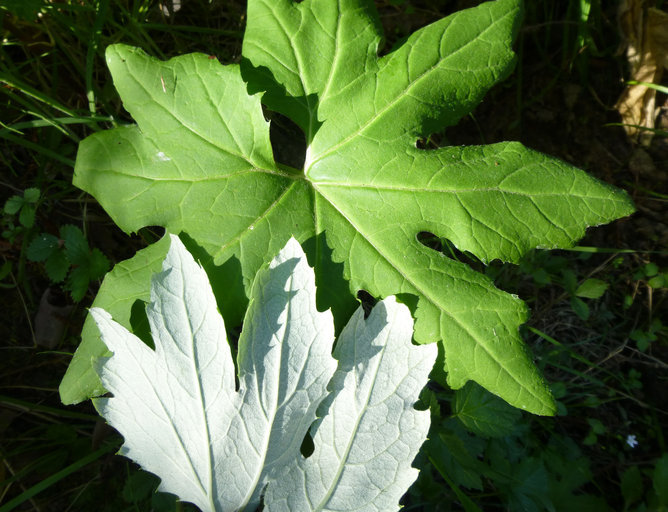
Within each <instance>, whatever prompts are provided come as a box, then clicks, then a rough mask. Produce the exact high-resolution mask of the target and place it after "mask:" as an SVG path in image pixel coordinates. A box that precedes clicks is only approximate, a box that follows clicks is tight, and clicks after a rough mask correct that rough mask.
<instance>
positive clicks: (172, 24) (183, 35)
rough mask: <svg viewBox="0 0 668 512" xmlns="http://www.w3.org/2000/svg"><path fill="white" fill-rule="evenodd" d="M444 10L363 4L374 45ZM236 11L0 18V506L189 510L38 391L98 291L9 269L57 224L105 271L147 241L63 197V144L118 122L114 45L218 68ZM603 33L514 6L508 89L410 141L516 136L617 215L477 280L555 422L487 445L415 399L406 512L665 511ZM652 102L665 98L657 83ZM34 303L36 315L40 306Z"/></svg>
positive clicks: (657, 323)
mask: <svg viewBox="0 0 668 512" xmlns="http://www.w3.org/2000/svg"><path fill="white" fill-rule="evenodd" d="M460 3H461V4H466V5H470V4H471V3H472V2H454V1H445V0H444V1H442V2H426V1H422V0H405V1H396V0H383V1H379V2H377V5H378V7H379V12H380V14H381V20H382V22H383V24H384V26H385V29H386V34H387V36H388V37H387V39H388V41H387V45H388V47H390V46H391V45H392V44H393V43H394V42H396V41H397V40H399V39H400V38H401V37H403V36H405V35H406V34H407V33H409V32H411V31H412V30H415V29H416V28H419V27H420V26H422V25H424V24H426V23H428V22H430V21H432V20H434V19H436V18H439V17H442V16H444V15H446V14H448V13H449V12H451V11H452V10H454V9H455V8H456V6H457V5H456V4H460ZM166 4H168V5H171V4H170V3H169V2H166ZM244 10H245V5H244V2H242V1H240V0H234V1H222V0H213V1H212V2H209V1H208V0H191V1H190V2H184V7H183V8H182V9H181V10H180V11H178V12H176V13H171V12H169V11H167V13H166V12H164V11H163V10H162V9H161V4H160V3H159V2H155V1H149V0H95V1H94V0H87V1H75V0H64V1H62V2H51V1H47V0H11V1H10V0H5V1H3V2H1V3H0V32H1V33H2V39H1V40H2V43H1V44H0V190H2V194H1V195H0V203H1V204H0V206H5V202H6V201H7V200H8V199H10V198H11V197H13V196H17V197H19V198H24V199H25V201H27V203H26V204H24V203H21V204H20V205H19V204H18V203H16V204H17V205H18V206H20V207H21V208H26V209H28V210H33V213H34V216H33V215H32V213H30V212H28V213H24V214H22V210H21V209H20V208H18V209H13V208H9V209H8V210H7V209H6V210H5V211H4V213H3V215H2V221H1V222H2V229H1V231H2V237H0V255H1V256H2V260H1V261H0V289H1V290H2V295H0V298H1V300H2V302H1V303H0V307H1V308H2V311H3V315H2V326H1V328H0V332H2V333H3V336H2V338H1V339H2V342H1V343H2V344H1V346H0V458H1V459H2V462H1V464H0V512H5V511H9V510H37V511H45V512H46V511H52V510H53V511H78V510H109V511H123V510H128V511H144V510H164V511H167V510H190V509H191V508H190V507H189V506H188V505H183V504H177V503H175V502H174V500H173V498H171V497H169V496H167V495H155V494H154V493H153V489H154V488H155V486H156V484H157V482H156V480H155V478H154V477H152V476H150V475H147V474H145V473H143V472H141V471H139V470H138V468H137V467H136V466H134V465H133V464H131V463H130V462H129V461H127V460H126V459H123V458H121V457H118V456H114V455H113V452H114V451H115V449H117V448H118V447H119V446H120V444H121V442H122V440H121V438H120V436H119V435H118V434H116V433H115V432H114V431H113V430H111V429H110V428H108V427H106V426H105V425H104V424H103V423H102V422H101V421H100V420H99V419H98V416H97V414H96V413H95V411H94V409H93V407H92V405H91V404H90V403H86V404H81V405H79V406H76V407H64V406H62V405H61V404H60V402H59V398H58V393H57V387H58V384H59V382H60V379H61V378H62V376H63V374H64V372H65V368H66V367H67V364H68V362H69V358H70V356H71V353H72V352H73V351H74V350H75V349H76V346H77V343H78V335H79V333H80V331H81V326H82V323H83V320H84V318H85V315H86V309H85V308H86V307H87V306H89V305H90V303H91V302H92V299H93V297H94V296H95V292H96V288H97V286H98V285H99V283H98V282H97V281H93V282H91V283H90V284H89V286H88V288H87V289H85V291H84V293H83V299H82V300H81V301H80V302H75V301H74V300H73V299H72V297H71V296H70V295H69V292H68V289H67V285H66V283H58V282H53V280H52V279H50V277H49V276H50V275H52V274H50V273H49V269H47V268H46V265H45V263H44V262H43V261H31V260H29V259H28V252H29V251H28V248H29V247H30V244H31V242H32V241H33V239H34V238H35V237H36V236H37V235H38V234H40V233H48V234H51V235H55V236H59V233H60V229H61V227H62V226H65V225H74V226H77V227H78V228H80V229H81V230H82V232H83V233H84V235H85V237H86V240H87V241H88V244H89V246H90V248H91V249H99V250H101V251H102V253H104V254H105V255H106V256H107V257H108V258H109V260H111V262H112V264H113V263H116V262H119V261H122V260H123V259H125V258H128V257H130V256H131V255H133V254H134V253H135V252H136V250H138V249H139V248H141V247H143V246H145V245H146V244H147V243H149V242H150V241H152V240H154V239H155V237H156V233H155V232H154V230H150V229H147V230H144V231H142V232H141V233H139V234H138V235H137V236H134V237H132V238H131V239H130V238H128V237H127V236H126V235H125V234H123V233H121V232H120V231H119V230H118V228H116V227H115V226H114V224H113V223H112V222H111V221H110V220H109V219H108V217H107V216H106V214H105V213H104V211H103V210H102V209H101V208H100V207H99V205H97V204H96V203H95V201H94V200H93V199H92V198H90V197H87V196H86V195H85V194H83V193H82V192H81V191H79V190H77V189H76V188H74V187H73V186H72V184H71V180H72V172H73V163H74V159H75V157H76V148H77V144H78V143H79V141H81V140H82V139H83V138H84V137H86V136H87V135H89V134H90V133H93V132H95V131H97V130H100V129H106V128H108V127H111V126H114V125H116V124H119V123H125V122H128V121H130V119H129V117H128V116H127V114H126V113H125V112H124V111H123V109H122V106H121V104H120V100H119V98H118V96H117V94H116V92H115V90H114V88H113V86H112V84H111V80H110V77H109V73H108V71H107V69H106V67H105V63H104V57H103V52H104V49H105V48H106V46H107V45H109V44H112V43H116V42H124V43H127V44H133V45H136V46H141V47H142V48H144V49H145V50H146V51H147V52H149V53H150V54H152V55H155V56H158V57H161V58H167V57H170V56H173V55H178V54H182V53H186V52H191V51H200V52H204V53H207V54H210V55H215V56H217V57H218V59H219V60H220V61H221V62H223V63H228V62H237V61H238V60H239V58H240V53H241V37H242V35H243V29H244ZM615 23H616V22H615V2H602V1H600V0H569V1H563V0H534V1H530V2H527V14H526V22H525V26H524V29H523V30H522V33H521V36H520V40H519V41H518V44H517V51H518V55H519V62H518V68H517V70H516V72H515V73H514V75H513V76H512V77H511V78H510V79H509V80H508V81H507V82H506V83H504V84H501V85H500V86H499V87H497V88H495V89H494V90H493V91H492V93H491V94H490V96H489V97H488V98H487V99H486V100H485V101H484V102H483V103H482V104H481V105H480V107H479V108H478V109H477V110H476V112H475V113H474V115H472V116H471V117H470V118H468V119H466V120H464V121H463V122H462V123H461V124H460V126H458V127H456V128H454V129H450V130H448V131H447V132H446V133H445V134H435V135H434V136H433V137H430V138H429V141H428V145H429V146H433V145H437V144H438V143H439V142H442V141H443V140H449V141H450V142H451V143H453V144H479V143H483V142H484V143H490V142H495V141H498V140H508V139H515V140H521V141H522V142H524V143H525V144H527V145H529V146H531V147H534V148H536V149H539V150H542V151H545V152H547V153H550V154H553V155H556V156H559V157H561V158H563V159H565V160H568V161H570V162H572V163H574V164H575V165H578V166H579V167H582V168H585V169H587V170H588V171H589V172H591V173H593V174H595V175H598V177H600V178H602V179H604V180H606V181H608V182H610V183H612V184H613V185H617V186H621V187H623V188H626V189H627V190H628V191H629V192H630V193H631V194H632V195H633V197H634V200H635V201H636V203H637V204H638V206H639V212H638V213H637V214H636V215H635V216H634V217H633V218H632V219H630V220H622V221H620V222H618V223H616V224H613V225H611V226H608V227H605V228H598V229H595V230H592V231H591V233H590V235H589V237H588V238H586V239H585V240H583V241H582V243H581V246H580V247H577V248H574V249H572V250H570V251H558V252H545V251H537V252H535V253H533V254H531V255H530V256H528V257H527V258H525V260H524V261H523V262H522V263H521V264H520V265H518V266H513V265H501V264H499V263H498V262H493V263H492V264H490V265H489V266H487V267H485V268H484V271H485V272H486V273H487V274H488V275H489V276H490V277H492V278H493V279H495V281H496V283H497V285H498V286H500V287H501V288H503V289H506V290H508V291H510V292H512V293H516V294H518V295H519V296H520V297H521V298H522V299H524V300H526V301H527V302H528V303H529V305H530V306H531V308H532V317H531V320H530V323H529V324H528V325H527V326H525V328H524V333H523V334H524V338H525V339H526V340H527V341H528V342H529V343H530V344H531V346H532V350H533V353H534V354H535V355H536V361H537V364H538V365H539V366H540V368H541V369H542V371H543V372H544V373H545V375H546V377H547V379H548V380H549V382H550V383H551V384H552V387H553V391H554V393H555V396H556V397H557V400H558V404H559V414H558V416H556V417H555V418H538V417H533V416H530V415H526V414H522V415H520V416H519V418H516V419H515V420H514V422H512V423H511V424H510V426H509V427H508V428H509V430H508V432H507V434H506V435H504V436H502V437H489V436H485V435H481V434H480V433H473V432H471V431H468V430H467V429H466V428H465V426H464V425H463V424H462V423H461V421H460V420H459V419H457V417H456V415H455V414H454V412H455V410H456V407H457V397H458V395H457V393H455V392H453V391H452V390H448V389H441V388H439V387H438V386H436V385H431V386H430V388H429V389H428V391H426V392H425V394H424V397H423V398H424V401H425V402H426V403H428V404H430V407H431V409H432V411H433V415H434V416H433V425H434V429H433V431H432V434H433V435H432V436H431V440H430V442H429V444H427V445H426V446H425V449H424V450H423V453H422V454H421V455H420V458H419V459H418V464H419V465H420V467H421V468H422V471H421V474H420V478H419V480H418V482H417V483H416V484H415V485H414V486H413V488H412V489H411V491H410V493H409V494H408V496H407V497H406V499H405V505H406V506H405V509H406V510H411V511H448V510H466V511H476V510H485V511H487V510H550V507H551V506H554V507H555V508H554V509H555V510H628V511H640V510H660V506H661V503H663V504H664V506H665V505H666V504H667V503H668V497H666V496H665V489H668V483H666V481H665V479H666V474H668V456H666V455H665V454H666V453H668V450H667V449H666V445H665V439H664V432H666V431H668V430H667V426H668V402H667V399H666V394H665V387H666V380H667V376H668V372H667V370H668V363H667V362H666V361H668V343H667V334H668V327H667V326H666V325H664V323H668V319H667V318H668V317H666V310H667V308H666V295H667V292H668V258H667V256H668V251H667V250H666V247H668V226H666V221H665V214H663V216H662V214H661V212H662V211H665V201H666V198H667V197H668V190H667V189H666V185H665V183H666V182H667V181H666V180H665V179H663V178H662V177H661V176H662V174H661V173H665V172H666V170H665V169H666V162H667V161H668V157H667V156H666V155H668V143H666V138H665V133H663V132H662V130H661V129H660V128H657V129H656V131H655V140H654V142H653V145H652V146H650V147H649V148H646V149H644V150H643V151H644V153H645V154H646V156H647V157H648V158H649V160H650V161H651V163H652V164H653V167H652V166H647V165H646V166H645V167H642V168H641V169H640V170H637V165H636V164H635V163H634V162H636V161H638V159H639V158H641V157H643V155H642V154H640V153H639V150H638V149H637V148H634V147H633V146H632V145H631V143H630V142H628V141H627V140H626V138H625V135H624V132H623V129H622V128H621V127H619V126H617V123H618V121H619V117H616V116H615V113H614V110H613V109H612V105H614V103H615V101H616V99H617V97H618V95H619V94H620V93H621V91H622V87H623V86H624V79H625V78H627V77H625V76H624V62H623V60H621V57H619V56H617V54H616V49H617V47H618V44H619V39H618V35H617V29H616V24H615ZM654 86H655V87H656V88H657V90H658V91H659V92H663V93H665V84H654ZM662 86H663V89H661V87H662ZM634 166H635V167H634ZM630 168H633V169H636V170H633V171H632V170H630ZM643 169H644V170H643ZM652 169H654V170H652ZM653 173H655V174H653ZM31 189H37V190H38V191H39V194H38V195H35V194H33V193H32V192H25V191H26V190H28V191H29V190H31ZM29 199H30V200H29ZM32 199H34V201H32ZM21 200H22V201H23V199H21ZM15 201H18V200H15ZM434 243H438V241H434ZM444 250H449V251H450V255H451V256H454V257H460V258H462V259H463V260H464V261H467V263H470V264H472V265H479V266H481V268H482V264H480V263H479V262H475V261H469V260H467V258H466V255H462V254H458V253H457V251H456V250H454V248H452V247H449V246H447V244H446V246H445V247H444ZM592 280H594V281H592ZM585 283H588V284H585ZM601 283H605V285H607V286H603V285H601ZM47 289H50V290H51V295H50V302H51V305H50V306H45V305H44V304H42V305H41V306H40V303H41V302H42V303H43V294H44V292H45V290H47ZM38 311H39V312H41V314H42V316H37V313H38ZM45 314H46V315H45ZM44 315H45V316H44ZM45 332H46V335H45ZM459 396H461V395H459ZM495 407H500V408H501V409H499V410H500V411H501V412H500V413H502V412H503V405H499V404H496V405H495ZM495 410H496V409H495ZM629 436H635V438H632V437H629ZM634 439H635V441H637V443H638V444H637V445H635V446H633V447H632V446H631V445H632V444H634V443H633V440H634ZM629 443H630V444H629ZM662 456H663V458H662ZM664 484H665V487H664V486H663V485H664ZM662 493H664V494H662ZM620 504H624V505H623V506H620ZM643 507H645V508H643Z"/></svg>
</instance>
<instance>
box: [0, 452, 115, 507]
mask: <svg viewBox="0 0 668 512" xmlns="http://www.w3.org/2000/svg"><path fill="white" fill-rule="evenodd" d="M116 448H117V446H116V445H112V444H109V445H107V446H103V447H102V448H100V449H99V450H96V451H94V452H93V453H89V454H88V455H86V456H85V457H82V458H81V459H79V460H78V461H76V462H74V463H72V464H70V465H69V466H67V467H66V468H64V469H61V470H60V471H58V472H57V473H55V474H53V475H51V476H50V477H48V478H45V479H44V480H42V481H41V482H40V483H38V484H36V485H33V486H32V487H30V488H29V489H27V490H25V491H24V492H22V493H21V494H19V495H18V496H17V497H16V498H14V499H12V500H9V501H8V502H7V503H5V504H4V505H2V506H0V512H9V511H10V510H14V509H15V508H16V507H18V506H19V505H20V504H21V503H23V502H25V501H27V500H29V499H31V498H32V497H33V496H35V495H36V494H38V493H40V492H42V491H44V490H46V489H48V488H49V487H51V486H52V485H53V484H55V483H56V482H58V481H60V480H62V479H63V478H65V477H67V476H69V475H71V474H72V473H75V472H76V471H78V470H79V469H81V468H83V467H84V466H87V465H88V464H90V463H91V462H93V461H95V460H97V459H99V458H100V457H102V456H103V455H105V454H106V453H109V452H110V451H112V450H115V449H116Z"/></svg>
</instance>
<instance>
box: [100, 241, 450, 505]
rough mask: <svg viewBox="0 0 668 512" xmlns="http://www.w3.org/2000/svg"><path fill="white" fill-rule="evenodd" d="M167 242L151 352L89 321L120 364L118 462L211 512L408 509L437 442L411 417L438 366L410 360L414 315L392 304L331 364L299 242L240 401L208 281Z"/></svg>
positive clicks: (354, 327)
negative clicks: (418, 462)
mask: <svg viewBox="0 0 668 512" xmlns="http://www.w3.org/2000/svg"><path fill="white" fill-rule="evenodd" d="M170 238H171V244H170V248H169V251H168V253H167V256H166V258H165V260H164V262H163V264H162V272H160V273H158V274H156V275H154V277H153V279H152V284H151V301H150V303H149V306H148V308H147V315H148V320H149V323H150V325H151V333H152V336H153V340H154V342H155V350H152V349H151V348H149V347H148V346H147V345H146V344H144V342H143V341H142V340H140V339H139V338H137V337H136V336H134V335H133V334H131V333H130V332H129V331H127V330H126V329H125V328H124V327H123V326H121V325H119V324H117V323H116V322H114V321H113V320H112V318H111V316H110V315H109V313H107V312H106V311H104V310H102V309H99V308H93V309H91V315H92V316H93V318H94V319H95V322H96V323H97V326H98V327H99V329H100V332H101V334H102V339H103V340H104V343H105V344H106V345H107V347H109V349H110V350H111V351H112V352H113V355H112V356H111V357H109V358H102V359H100V360H99V361H98V371H99V374H100V377H101V380H102V384H103V385H104V386H105V387H106V388H107V389H108V390H109V391H111V392H112V394H113V396H112V397H109V398H97V399H95V406H96V408H97V409H98V411H99V412H100V414H102V415H103V416H104V418H105V419H106V420H107V421H108V422H109V423H110V424H111V425H112V426H114V427H115V428H116V429H117V430H118V431H120V432H121V434H123V437H124V440H125V442H124V444H123V447H122V448H121V451H120V453H121V454H123V455H126V456H127V457H130V458H132V459H133V460H135V461H136V462H138V463H139V464H140V465H141V466H142V467H143V468H144V469H146V470H148V471H150V472H152V473H155V474H156V475H158V476H159V477H160V479H161V484H160V487H159V490H161V491H166V492H170V493H172V494H176V495H177V496H178V497H179V498H180V499H182V500H184V501H189V502H191V503H194V504H196V505H197V506H198V507H199V508H200V509H201V510H202V511H205V512H209V511H211V512H214V511H215V512H226V511H229V512H232V511H236V510H255V509H256V508H257V507H258V505H259V504H260V500H261V498H262V496H264V510H267V511H269V512H275V511H285V512H290V511H293V512H296V511H300V512H306V511H321V510H341V511H350V512H353V511H369V512H371V511H376V512H385V511H389V510H398V509H399V499H400V498H401V496H402V495H403V494H404V493H405V492H406V490H407V489H408V487H409V486H410V485H411V483H413V481H414V480H415V478H416V477H417V473H418V471H417V469H415V468H412V467H411V463H412V461H413V459H414V458H415V456H416V454H417V452H418V450H419V448H420V446H421V445H422V443H423V442H424V440H425V439H426V437H427V431H428V430H429V411H417V410H415V408H414V407H413V406H414V404H415V402H416V401H417V399H418V395H419V393H420V390H421V389H422V387H423V386H424V385H425V384H426V383H427V378H428V375H429V372H430V371H431V368H432V366H433V364H434V361H435V359H436V352H437V350H436V346H435V345H431V346H415V345H412V343H411V338H412V334H413V321H412V319H411V315H410V312H409V311H408V308H407V307H406V306H404V305H402V304H399V303H397V302H396V300H395V299H394V297H389V298H387V299H385V300H383V301H382V302H380V303H378V304H377V305H376V306H375V307H374V309H373V310H372V311H371V314H370V315H369V317H368V318H367V319H365V318H364V311H363V310H362V308H361V307H360V308H359V309H358V310H357V312H356V313H355V314H354V315H353V317H352V319H351V320H350V322H349V323H348V324H347V326H346V327H345V328H344V329H343V331H342V333H341V335H340V336H339V339H338V341H337V343H336V348H335V349H334V352H333V354H332V345H333V342H334V323H333V319H332V315H331V313H330V312H329V311H325V312H319V311H318V310H317V309H316V305H315V276H314V274H313V270H312V269H311V268H310V267H309V266H308V263H307V261H306V257H305V255H304V253H303V252H302V249H301V247H300V246H299V244H298V243H297V242H296V241H295V240H294V239H291V240H289V241H288V243H287V245H286V246H285V248H284V249H283V250H281V251H280V253H279V254H278V256H276V257H275V258H274V259H273V261H272V262H271V264H269V266H268V268H264V269H262V270H260V272H259V273H258V275H257V277H256V279H255V282H254V283H253V285H252V289H251V296H250V306H249V308H248V311H247V313H246V317H245V319H244V328H243V331H242V333H241V337H240V339H239V349H238V356H237V365H238V374H239V390H238V391H236V390H235V368H234V363H233V361H232V354H231V350H230V346H229V344H228V342H227V339H226V335H225V325H224V323H223V319H222V317H221V316H220V313H219V312H218V309H217V304H216V298H215V296H214V295H213V292H212V290H211V287H210V285H209V281H208V277H207V275H206V273H205V272H204V270H203V269H202V268H201V267H200V266H199V265H198V264H197V263H195V260H194V259H193V258H192V256H191V255H190V253H189V252H188V251H187V250H186V249H185V247H184V246H183V244H182V243H181V242H180V240H179V238H178V237H176V236H174V235H171V237H170ZM332 355H333V357H332ZM337 361H338V368H337ZM309 428H310V433H311V436H312V439H313V446H314V449H313V453H311V455H310V456H309V457H308V458H304V457H303V456H302V455H301V453H300V447H301V444H302V441H303V439H304V436H305V435H306V433H307V432H308V431H309Z"/></svg>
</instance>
